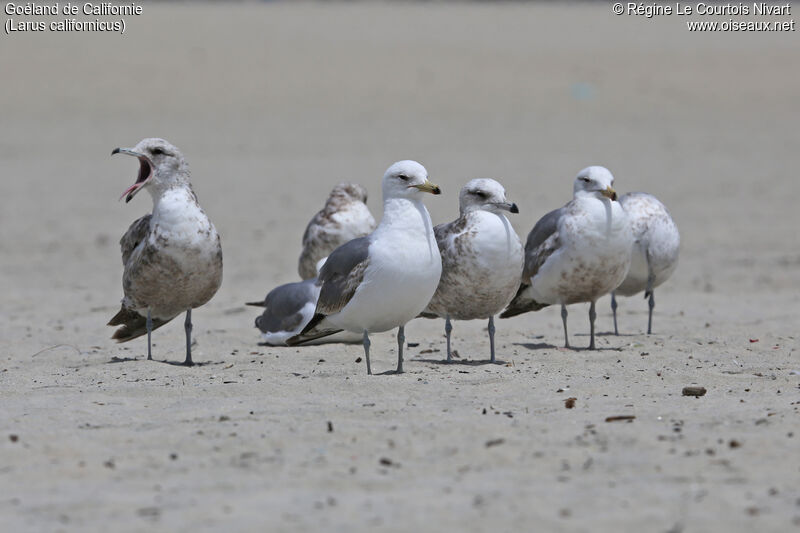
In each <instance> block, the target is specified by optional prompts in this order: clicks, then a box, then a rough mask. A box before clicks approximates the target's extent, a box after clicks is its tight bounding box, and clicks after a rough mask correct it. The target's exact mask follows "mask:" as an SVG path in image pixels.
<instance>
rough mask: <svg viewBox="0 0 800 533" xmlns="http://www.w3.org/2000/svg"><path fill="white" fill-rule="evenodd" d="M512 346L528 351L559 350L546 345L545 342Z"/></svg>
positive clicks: (553, 346)
mask: <svg viewBox="0 0 800 533" xmlns="http://www.w3.org/2000/svg"><path fill="white" fill-rule="evenodd" d="M512 344H513V345H514V346H522V347H523V348H527V349H528V350H555V349H558V348H559V347H558V346H555V345H554V344H548V343H546V342H515V343H512Z"/></svg>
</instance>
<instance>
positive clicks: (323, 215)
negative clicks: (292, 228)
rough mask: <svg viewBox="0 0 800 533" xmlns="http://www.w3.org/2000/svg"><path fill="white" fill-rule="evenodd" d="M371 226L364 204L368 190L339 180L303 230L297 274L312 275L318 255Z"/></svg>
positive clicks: (302, 275) (364, 233) (314, 271)
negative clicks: (323, 204) (323, 205)
mask: <svg viewBox="0 0 800 533" xmlns="http://www.w3.org/2000/svg"><path fill="white" fill-rule="evenodd" d="M374 229H375V219H374V218H372V213H370V212H369V208H368V207H367V190H366V189H365V188H364V187H362V186H361V185H357V184H355V183H346V182H345V183H340V184H338V185H337V186H336V187H334V188H333V190H332V191H331V194H330V196H328V200H327V201H326V202H325V207H323V208H322V209H321V210H320V211H319V212H318V213H317V214H316V215H314V218H312V219H311V221H310V222H309V223H308V226H306V231H305V233H303V251H302V252H301V253H300V259H299V260H298V262H297V272H298V273H299V274H300V278H302V279H309V278H313V277H315V276H316V275H317V270H316V264H317V262H318V261H319V260H320V259H322V258H323V257H327V256H328V255H330V253H331V252H332V251H334V250H335V249H336V248H338V247H339V246H341V245H343V244H344V243H346V242H347V241H350V240H353V239H356V238H358V237H363V236H364V235H367V234H368V233H370V232H371V231H372V230H374Z"/></svg>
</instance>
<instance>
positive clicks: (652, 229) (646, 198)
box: [611, 192, 681, 335]
mask: <svg viewBox="0 0 800 533" xmlns="http://www.w3.org/2000/svg"><path fill="white" fill-rule="evenodd" d="M619 203H620V204H621V205H622V208H623V209H624V210H625V212H626V213H627V214H628V219H629V220H630V223H631V229H632V230H633V253H632V256H631V268H630V270H629V271H628V275H627V276H626V277H625V280H624V281H623V282H622V284H621V285H620V286H619V287H617V288H616V289H615V290H614V292H612V293H611V310H612V312H613V313H614V333H615V334H617V335H618V334H619V330H618V329H617V298H616V295H617V294H621V295H622V296H633V295H634V294H637V293H640V292H642V291H644V297H645V298H648V302H647V303H648V307H649V311H648V315H647V334H648V335H649V334H650V333H652V332H653V308H654V307H655V306H656V299H655V295H654V292H655V291H654V289H655V288H656V287H658V286H659V285H661V284H662V283H664V282H665V281H666V280H667V279H668V278H669V277H670V276H671V275H672V273H673V272H674V271H675V268H676V267H677V266H678V249H679V248H680V245H681V236H680V234H679V233H678V226H676V225H675V221H673V220H672V217H671V216H670V215H669V211H667V208H666V207H664V204H662V203H661V202H659V201H658V198H656V197H655V196H653V195H652V194H647V193H644V192H629V193H627V194H623V195H622V196H620V198H619Z"/></svg>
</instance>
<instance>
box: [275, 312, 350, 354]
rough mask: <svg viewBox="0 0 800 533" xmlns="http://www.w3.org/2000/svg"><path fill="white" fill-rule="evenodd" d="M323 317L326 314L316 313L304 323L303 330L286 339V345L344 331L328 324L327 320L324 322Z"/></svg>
mask: <svg viewBox="0 0 800 533" xmlns="http://www.w3.org/2000/svg"><path fill="white" fill-rule="evenodd" d="M325 318H326V316H325V315H323V314H322V313H317V314H316V315H314V318H312V319H311V321H309V323H308V324H306V327H304V328H303V331H301V332H300V333H298V334H297V335H295V336H293V337H289V338H288V339H286V345H287V346H297V345H299V344H305V343H307V342H311V341H313V340H316V339H321V338H322V337H327V336H328V335H333V334H334V333H339V332H340V331H344V330H343V329H340V328H336V327H333V326H331V325H329V324H328V323H327V322H325Z"/></svg>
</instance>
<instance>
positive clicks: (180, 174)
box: [111, 138, 188, 203]
mask: <svg viewBox="0 0 800 533" xmlns="http://www.w3.org/2000/svg"><path fill="white" fill-rule="evenodd" d="M114 154H128V155H132V156H133V157H135V158H136V159H138V160H139V175H138V176H137V177H136V181H135V182H134V183H133V185H131V186H130V187H128V188H127V189H125V192H123V193H122V196H120V200H122V199H123V198H125V202H126V203H127V202H130V201H131V199H133V197H134V196H136V194H137V193H138V192H139V191H141V190H142V189H144V188H148V189H151V193H152V192H153V191H152V189H153V188H155V189H156V190H163V189H167V188H169V187H170V186H171V185H173V184H177V183H185V182H186V181H187V176H186V175H187V174H188V167H187V165H186V161H185V160H184V159H183V154H182V153H181V152H180V150H178V149H177V148H176V147H175V146H173V145H171V144H170V143H168V142H167V141H165V140H164V139H156V138H152V139H142V140H141V141H139V144H137V145H136V146H134V147H133V148H115V149H114V150H113V151H112V152H111V155H114Z"/></svg>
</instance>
